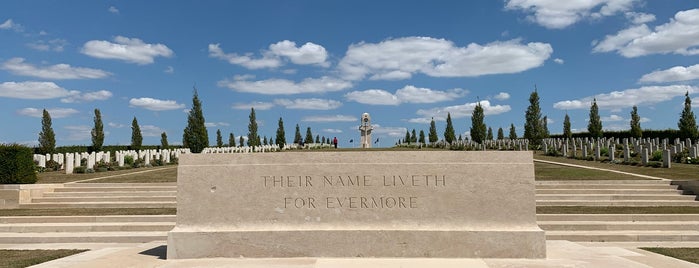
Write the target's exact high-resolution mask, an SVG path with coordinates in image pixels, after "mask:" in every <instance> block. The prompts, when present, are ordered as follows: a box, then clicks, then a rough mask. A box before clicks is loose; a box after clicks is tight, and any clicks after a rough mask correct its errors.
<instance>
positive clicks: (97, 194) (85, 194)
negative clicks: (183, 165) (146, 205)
mask: <svg viewBox="0 0 699 268" xmlns="http://www.w3.org/2000/svg"><path fill="white" fill-rule="evenodd" d="M102 196H177V191H147V192H133V191H132V192H128V191H127V192H58V193H57V192H54V193H44V197H102Z"/></svg>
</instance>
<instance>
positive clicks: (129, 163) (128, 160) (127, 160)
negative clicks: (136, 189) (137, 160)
mask: <svg viewBox="0 0 699 268" xmlns="http://www.w3.org/2000/svg"><path fill="white" fill-rule="evenodd" d="M124 165H126V166H133V156H131V155H126V156H124Z"/></svg>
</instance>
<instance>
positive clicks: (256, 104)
mask: <svg viewBox="0 0 699 268" xmlns="http://www.w3.org/2000/svg"><path fill="white" fill-rule="evenodd" d="M272 107H274V103H271V102H262V101H253V102H251V103H235V104H233V105H232V106H231V108H233V109H236V110H250V108H255V110H260V111H264V110H269V109H272Z"/></svg>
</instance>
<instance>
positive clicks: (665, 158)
mask: <svg viewBox="0 0 699 268" xmlns="http://www.w3.org/2000/svg"><path fill="white" fill-rule="evenodd" d="M670 163H672V156H671V155H670V150H663V167H664V168H670V165H671V164H670Z"/></svg>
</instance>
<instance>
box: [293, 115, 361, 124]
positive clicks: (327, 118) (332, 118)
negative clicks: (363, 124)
mask: <svg viewBox="0 0 699 268" xmlns="http://www.w3.org/2000/svg"><path fill="white" fill-rule="evenodd" d="M301 121H302V122H320V123H327V122H333V123H335V122H359V118H357V117H354V116H351V115H315V116H307V117H304V118H303V119H301Z"/></svg>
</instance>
